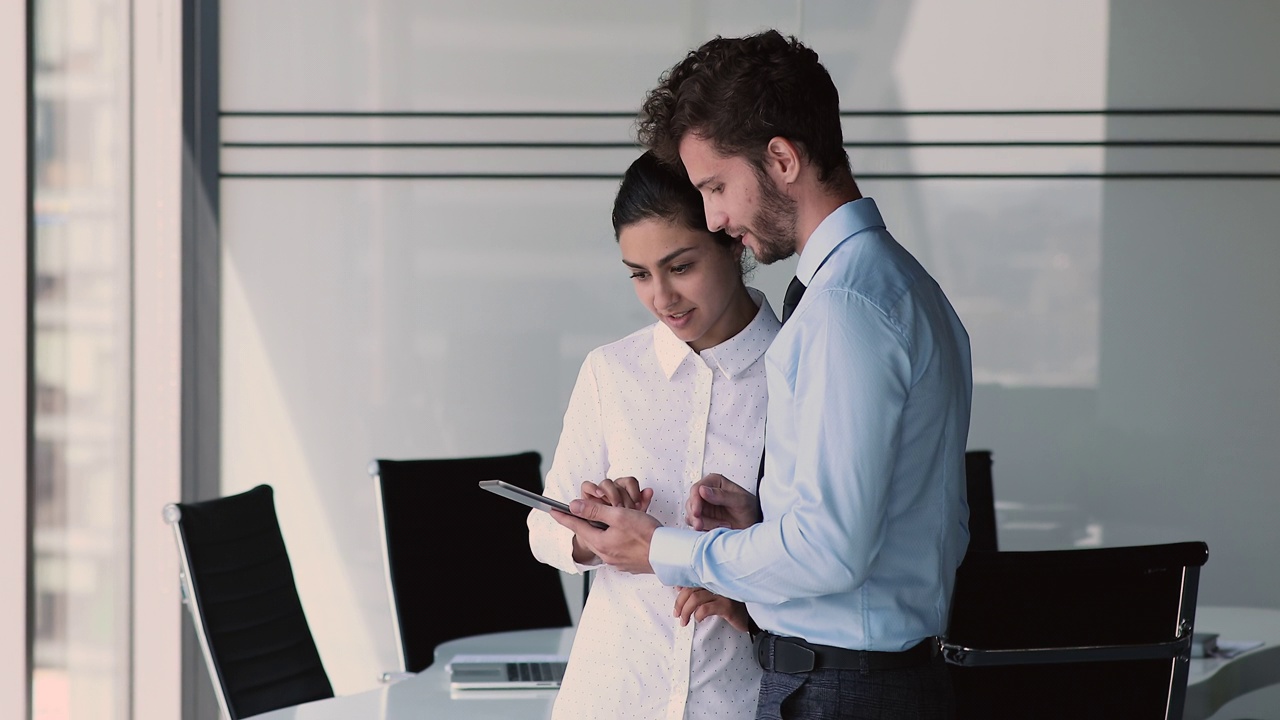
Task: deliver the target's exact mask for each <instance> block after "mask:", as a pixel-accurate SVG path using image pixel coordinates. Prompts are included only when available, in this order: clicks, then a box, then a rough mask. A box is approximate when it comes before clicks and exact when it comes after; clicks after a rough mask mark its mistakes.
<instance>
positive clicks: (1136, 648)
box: [942, 635, 1191, 667]
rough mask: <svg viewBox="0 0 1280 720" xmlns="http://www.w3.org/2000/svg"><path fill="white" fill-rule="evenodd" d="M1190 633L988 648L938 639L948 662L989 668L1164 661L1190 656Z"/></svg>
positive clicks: (944, 657)
mask: <svg viewBox="0 0 1280 720" xmlns="http://www.w3.org/2000/svg"><path fill="white" fill-rule="evenodd" d="M1190 653H1191V635H1187V636H1185V637H1182V638H1179V639H1177V640H1172V641H1170V642H1163V643H1150V644H1144V645H1092V646H1084V647H1058V648H1012V649H1000V650H989V649H983V648H971V647H965V646H963V645H959V644H956V643H950V642H947V641H945V640H944V641H943V642H942V657H943V659H944V660H946V661H947V662H948V663H950V664H952V665H961V666H964V667H990V666H996V665H1040V664H1046V663H1073V662H1097V661H1100V660H1167V659H1170V658H1175V657H1179V656H1184V655H1185V656H1186V657H1188V658H1190Z"/></svg>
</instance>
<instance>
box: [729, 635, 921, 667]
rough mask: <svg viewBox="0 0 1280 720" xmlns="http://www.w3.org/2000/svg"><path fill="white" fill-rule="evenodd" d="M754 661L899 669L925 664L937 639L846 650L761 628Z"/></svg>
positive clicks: (773, 664)
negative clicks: (886, 648) (889, 648)
mask: <svg viewBox="0 0 1280 720" xmlns="http://www.w3.org/2000/svg"><path fill="white" fill-rule="evenodd" d="M755 650H756V662H758V663H760V667H762V668H764V669H765V670H771V671H774V672H784V673H802V672H809V671H810V670H823V669H829V670H901V669H903V668H909V667H917V666H919V665H925V664H928V663H929V662H930V661H931V660H933V658H934V657H936V656H937V655H938V639H937V638H925V639H924V640H921V641H920V642H919V643H917V644H916V645H915V646H913V647H911V648H908V649H906V650H903V651H901V652H882V651H877V650H848V649H846V648H838V647H831V646H830V645H815V644H813V643H810V642H805V641H804V640H801V639H800V638H793V637H783V636H781V635H774V634H773V633H768V632H762V633H760V634H758V635H756V638H755Z"/></svg>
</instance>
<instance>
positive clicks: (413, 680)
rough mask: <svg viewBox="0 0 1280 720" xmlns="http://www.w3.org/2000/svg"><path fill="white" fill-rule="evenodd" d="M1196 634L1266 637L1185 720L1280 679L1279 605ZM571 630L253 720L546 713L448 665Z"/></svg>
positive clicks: (473, 643) (562, 641)
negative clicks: (472, 683) (466, 683)
mask: <svg viewBox="0 0 1280 720" xmlns="http://www.w3.org/2000/svg"><path fill="white" fill-rule="evenodd" d="M1195 627H1196V631H1197V632H1205V633H1218V634H1219V635H1220V636H1221V639H1222V640H1224V641H1261V642H1262V643H1263V644H1262V646H1261V647H1258V648H1255V649H1252V650H1248V651H1245V652H1243V653H1241V654H1240V655H1237V656H1235V657H1233V658H1230V659H1227V658H1198V659H1192V660H1191V668H1190V672H1189V675H1188V680H1187V697H1186V707H1185V710H1184V712H1183V719H1184V720H1205V719H1206V718H1208V717H1210V716H1211V715H1213V714H1214V713H1215V712H1217V710H1218V709H1219V708H1221V707H1222V706H1223V705H1225V704H1226V703H1228V702H1229V701H1231V700H1234V699H1235V698H1237V697H1240V696H1241V695H1244V694H1245V693H1248V692H1252V691H1254V690H1259V689H1261V688H1264V687H1267V686H1269V685H1276V684H1280V610H1272V609H1265V608H1241V607H1214V606H1205V607H1200V608H1197V610H1196V624H1195ZM573 632H574V629H573V628H555V629H548V630H524V631H519V632H508V633H495V634H492V635H477V636H474V637H468V638H460V639H458V640H451V641H449V642H446V643H442V644H441V645H440V646H439V647H438V648H436V660H435V663H434V664H432V665H431V667H429V668H427V669H426V670H424V671H422V672H421V673H418V674H417V675H414V676H411V677H408V678H406V679H403V680H400V681H398V682H394V683H390V684H387V685H383V686H380V687H377V688H375V689H373V690H367V691H365V692H360V693H354V694H351V695H344V696H340V697H335V698H331V699H328V700H318V701H316V702H311V703H306V704H304V705H298V706H296V707H291V708H284V709H282V710H275V711H273V712H269V713H264V714H262V715H256V716H254V718H255V720H350V719H351V718H361V720H428V719H429V720H463V719H465V720H490V719H491V720H534V719H539V720H540V719H542V718H549V717H550V716H551V704H552V702H553V701H554V700H555V694H556V691H555V690H455V691H451V690H450V689H449V679H448V677H447V675H446V674H445V666H446V665H447V664H448V663H449V661H450V660H451V659H452V658H453V657H454V656H455V655H463V654H488V653H495V654H565V655H567V654H568V652H569V647H570V645H572V643H573Z"/></svg>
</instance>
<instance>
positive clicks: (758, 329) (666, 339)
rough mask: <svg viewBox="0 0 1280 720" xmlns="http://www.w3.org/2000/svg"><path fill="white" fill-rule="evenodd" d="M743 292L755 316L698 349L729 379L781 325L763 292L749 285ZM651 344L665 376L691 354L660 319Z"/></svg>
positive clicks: (761, 349) (759, 352)
mask: <svg viewBox="0 0 1280 720" xmlns="http://www.w3.org/2000/svg"><path fill="white" fill-rule="evenodd" d="M747 293H748V294H749V295H751V299H752V300H753V301H754V302H755V303H756V305H757V306H758V309H757V310H756V316H755V317H754V318H752V319H751V322H749V323H747V326H746V327H745V328H743V329H742V331H741V332H739V333H738V334H737V335H734V336H733V337H731V338H729V339H728V340H725V341H724V342H722V343H720V344H719V345H716V346H715V347H711V348H707V349H706V350H703V351H702V353H701V358H702V360H703V361H704V362H705V363H706V364H707V365H709V366H711V367H714V368H718V369H719V370H720V372H721V374H723V375H724V376H725V377H726V378H728V379H733V378H734V377H736V376H737V375H738V374H739V373H741V372H742V371H744V370H746V369H747V368H749V367H751V364H752V363H754V362H755V361H756V360H758V359H759V358H760V356H761V355H764V351H765V350H768V349H769V343H770V342H772V341H773V336H774V335H777V334H778V328H779V327H781V326H782V323H780V322H778V316H777V315H776V314H774V312H773V308H772V307H770V306H769V300H768V299H767V298H765V296H764V293H762V292H760V291H759V290H756V289H755V288H750V287H749V288H747ZM653 348H654V352H655V353H656V354H657V356H658V365H659V366H660V367H661V368H662V372H663V373H664V374H665V375H666V376H667V379H668V380H670V379H671V378H672V377H674V376H675V374H676V370H677V369H679V368H680V363H682V362H684V360H685V358H687V357H689V356H691V355H694V354H695V353H694V352H693V348H691V347H689V345H688V344H687V343H685V342H684V341H683V340H681V339H680V338H678V337H676V334H675V333H673V332H671V328H669V327H667V325H666V323H663V322H657V323H654V326H653Z"/></svg>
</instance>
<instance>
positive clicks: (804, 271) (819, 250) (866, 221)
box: [796, 197, 884, 287]
mask: <svg viewBox="0 0 1280 720" xmlns="http://www.w3.org/2000/svg"><path fill="white" fill-rule="evenodd" d="M876 227H878V228H882V229H883V228H884V218H882V217H881V216H880V208H878V207H876V201H875V200H872V199H871V198H868V197H864V198H861V199H859V200H852V201H850V202H847V203H845V204H843V205H841V206H840V207H838V208H836V209H835V210H834V211H833V212H832V213H831V214H830V215H828V216H826V217H825V218H823V220H822V222H820V223H818V227H817V228H815V229H814V231H813V234H812V235H810V236H809V240H808V241H807V242H806V243H805V244H804V252H802V253H800V261H799V262H798V263H796V277H798V278H800V282H802V283H804V285H805V287H809V284H810V283H811V282H813V276H814V275H815V274H817V272H818V268H820V267H822V263H824V262H826V260H827V258H828V257H830V256H831V253H832V252H834V251H835V249H836V248H837V247H838V246H839V245H840V243H842V242H844V241H845V240H847V239H849V238H850V237H853V236H854V235H857V234H858V233H860V232H862V231H863V230H867V229H868V228H876Z"/></svg>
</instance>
